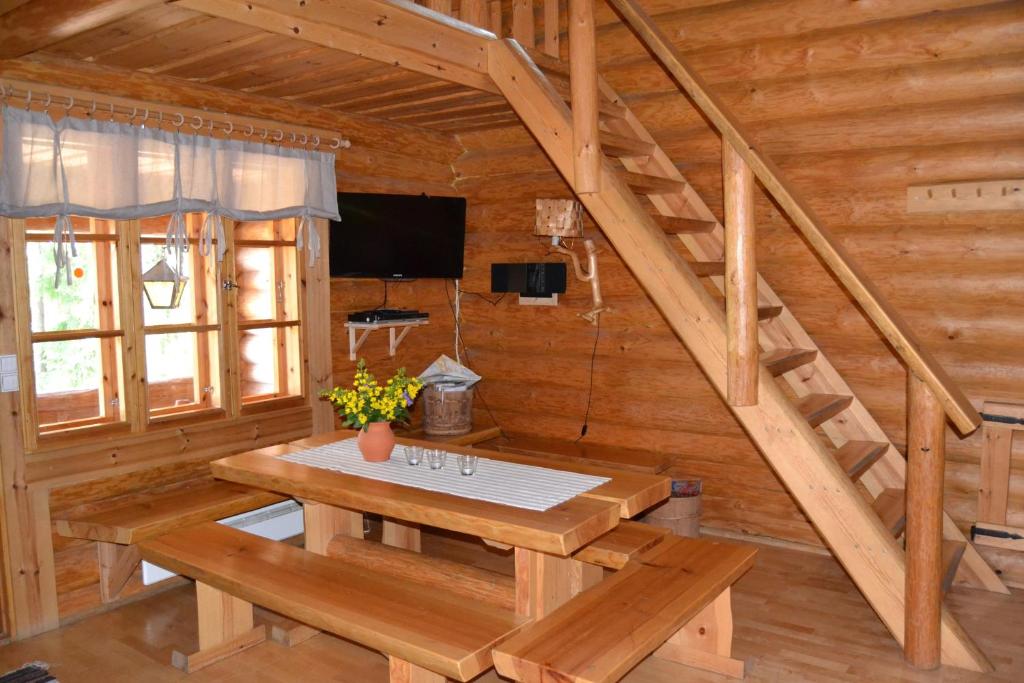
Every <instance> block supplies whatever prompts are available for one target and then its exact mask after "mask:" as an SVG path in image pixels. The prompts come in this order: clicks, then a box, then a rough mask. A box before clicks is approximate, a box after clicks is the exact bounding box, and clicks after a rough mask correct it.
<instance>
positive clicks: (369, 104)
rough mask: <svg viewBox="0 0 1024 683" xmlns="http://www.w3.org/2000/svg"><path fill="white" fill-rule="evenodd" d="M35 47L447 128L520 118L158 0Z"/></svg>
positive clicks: (468, 92)
mask: <svg viewBox="0 0 1024 683" xmlns="http://www.w3.org/2000/svg"><path fill="white" fill-rule="evenodd" d="M456 6H457V3H456ZM33 54H34V55H42V56H45V57H47V58H58V59H65V60H71V61H76V62H87V63H91V64H97V65H101V66H106V67H114V68H120V69H128V70H132V71H140V72H144V73H148V74H153V75H156V76H164V77H173V78H176V79H183V80H186V81H190V82H193V83H201V84H204V85H208V86H213V87H218V88H225V89H229V90H234V91H239V92H243V93H251V94H256V95H262V96H267V97H274V98H280V99H283V100H287V101H293V102H296V103H301V104H306V105H313V106H318V107H323V108H326V109H329V110H334V111H340V112H346V113H358V114H362V115H366V116H370V117H374V118H379V119H386V120H389V121H394V122H397V123H404V124H408V125H413V126H419V127H424V128H430V129H433V130H439V131H446V132H466V131H473V130H483V129H488V128H497V127H504V126H511V125H518V118H517V117H516V115H515V113H514V112H513V111H512V109H511V108H510V107H509V106H508V104H507V102H506V101H505V100H504V98H502V97H500V96H498V95H494V94H490V93H486V92H481V91H478V90H473V89H470V88H468V87H465V86H461V85H457V84H453V83H449V82H446V81H441V80H438V79H435V78H431V77H429V76H426V75H422V74H418V73H414V72H411V71H407V70H405V69H402V68H399V67H394V66H390V65H387V64H383V63H381V62H377V61H371V60H368V59H364V58H360V57H356V56H353V55H350V54H347V53H344V52H341V51H339V50H333V49H330V48H327V47H320V46H317V45H314V44H312V43H309V42H306V41H303V40H299V39H296V38H290V37H288V36H283V35H280V34H277V33H270V32H266V31H262V30H259V29H255V28H252V27H250V26H246V25H242V24H237V23H234V22H232V21H229V20H226V19H221V18H214V17H210V16H207V15H205V14H202V13H199V12H196V11H192V10H189V9H185V8H183V7H179V6H176V5H173V4H158V5H153V6H150V7H148V8H146V9H142V10H140V11H137V12H135V13H133V14H129V15H127V16H125V17H123V18H120V19H117V20H115V21H113V22H110V23H107V24H105V25H102V26H99V27H98V28H93V29H91V30H88V31H85V32H82V33H78V34H77V35H73V36H71V37H69V38H67V39H64V40H63V41H61V42H59V43H56V44H53V45H49V46H48V47H46V48H44V49H42V50H39V51H37V52H35V53H33Z"/></svg>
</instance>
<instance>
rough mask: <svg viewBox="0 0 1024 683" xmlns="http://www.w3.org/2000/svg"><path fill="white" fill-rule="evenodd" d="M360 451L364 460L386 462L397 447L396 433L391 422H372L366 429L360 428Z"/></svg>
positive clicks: (358, 440)
mask: <svg viewBox="0 0 1024 683" xmlns="http://www.w3.org/2000/svg"><path fill="white" fill-rule="evenodd" d="M356 443H357V444H359V452H360V453H362V454H363V460H366V461H368V462H384V461H386V460H387V459H388V458H390V457H391V451H392V450H394V448H395V433H394V432H392V431H391V423H390V422H371V423H370V424H369V425H367V426H366V429H360V430H359V436H358V437H356Z"/></svg>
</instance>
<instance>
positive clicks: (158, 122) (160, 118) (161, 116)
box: [156, 110, 164, 126]
mask: <svg viewBox="0 0 1024 683" xmlns="http://www.w3.org/2000/svg"><path fill="white" fill-rule="evenodd" d="M156 125H158V126H162V125H164V113H163V112H162V111H159V110H157V112H156Z"/></svg>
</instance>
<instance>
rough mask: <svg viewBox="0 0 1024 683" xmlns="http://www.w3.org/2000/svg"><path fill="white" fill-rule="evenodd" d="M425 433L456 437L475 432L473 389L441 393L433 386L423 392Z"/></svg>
mask: <svg viewBox="0 0 1024 683" xmlns="http://www.w3.org/2000/svg"><path fill="white" fill-rule="evenodd" d="M423 404H424V405H423V431H424V432H426V433H427V434H431V435H433V436H455V435H457V434H468V433H469V432H471V431H473V389H472V388H469V389H466V390H465V391H441V390H440V389H438V388H437V387H435V386H434V385H432V384H429V385H427V387H426V388H425V389H424V390H423Z"/></svg>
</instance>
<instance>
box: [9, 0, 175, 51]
mask: <svg viewBox="0 0 1024 683" xmlns="http://www.w3.org/2000/svg"><path fill="white" fill-rule="evenodd" d="M163 2H164V0H34V1H33V2H26V3H24V4H22V5H20V6H18V7H16V8H14V9H13V10H11V11H10V12H7V13H6V14H4V15H3V16H0V59H15V58H18V57H23V56H24V55H27V54H31V53H32V52H35V51H36V50H42V49H43V48H45V47H49V46H50V45H53V44H55V43H59V42H60V41H62V40H65V39H67V38H70V37H72V36H75V35H78V34H79V33H84V32H85V31H88V30H90V29H94V28H96V27H98V26H103V25H104V24H109V23H111V22H114V21H117V20H118V19H121V18H122V17H126V16H128V15H129V14H132V13H134V12H138V11H139V10H142V9H145V8H147V7H151V6H153V5H160V4H163Z"/></svg>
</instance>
